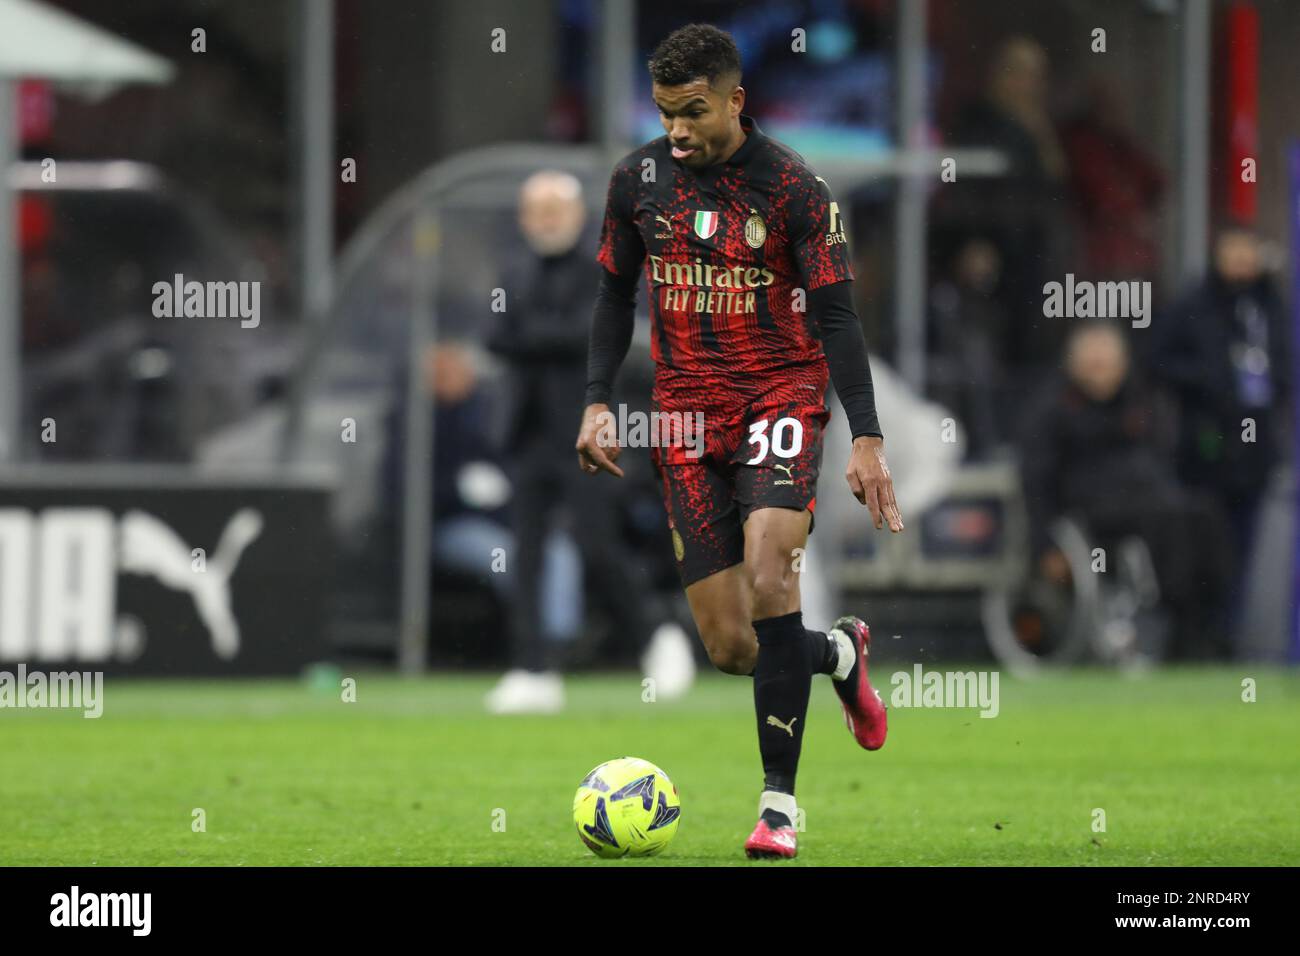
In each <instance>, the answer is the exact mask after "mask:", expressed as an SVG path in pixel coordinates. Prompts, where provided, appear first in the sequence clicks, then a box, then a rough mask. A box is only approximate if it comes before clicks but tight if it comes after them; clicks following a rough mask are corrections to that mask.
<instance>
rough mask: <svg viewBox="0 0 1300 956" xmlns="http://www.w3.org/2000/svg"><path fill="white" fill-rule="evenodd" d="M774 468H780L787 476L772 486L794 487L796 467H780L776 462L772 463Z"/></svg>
mask: <svg viewBox="0 0 1300 956" xmlns="http://www.w3.org/2000/svg"><path fill="white" fill-rule="evenodd" d="M772 467H773V468H780V469H781V470H782V471H784V472H785V475H786V477H785V479H783V480H781V481H774V482H772V484H774V485H793V484H794V465H778V464H777V463H776V462H773V463H772Z"/></svg>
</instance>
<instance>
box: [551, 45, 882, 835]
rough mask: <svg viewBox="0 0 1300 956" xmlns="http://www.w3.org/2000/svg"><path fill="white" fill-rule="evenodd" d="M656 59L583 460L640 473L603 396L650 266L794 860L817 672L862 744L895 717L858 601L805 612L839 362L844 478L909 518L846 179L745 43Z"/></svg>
mask: <svg viewBox="0 0 1300 956" xmlns="http://www.w3.org/2000/svg"><path fill="white" fill-rule="evenodd" d="M649 68H650V75H651V79H652V94H653V96H654V100H655V103H656V104H657V106H658V107H659V111H660V116H661V119H662V121H663V125H664V129H665V131H666V132H667V135H666V136H662V137H660V138H658V139H655V140H653V141H651V142H649V143H647V144H646V145H644V146H642V147H641V148H639V149H637V150H634V151H633V152H631V153H629V154H628V155H627V156H626V157H624V158H623V159H622V160H621V161H620V162H619V163H618V165H617V166H616V167H615V169H614V173H613V175H612V177H611V179H610V184H609V193H608V198H607V203H606V209H605V218H604V223H603V227H602V233H601V244H600V251H599V254H598V259H599V261H600V263H601V264H602V265H603V266H604V267H605V268H604V272H603V275H602V277H601V287H600V290H599V292H598V294H597V299H596V306H595V310H594V315H593V318H592V330H591V337H590V343H589V355H588V376H587V377H588V385H587V395H586V408H585V410H584V412H583V417H582V425H581V428H580V432H579V435H578V441H577V446H576V447H577V451H578V463H579V466H580V467H581V468H582V469H583V470H584V471H586V472H587V473H589V474H596V473H597V472H599V471H602V470H603V471H607V472H609V473H611V474H613V475H616V476H619V477H621V476H622V474H623V472H622V469H621V468H619V466H618V464H617V461H618V457H619V454H620V452H621V447H620V446H619V444H618V442H617V440H616V439H615V438H612V437H611V436H610V434H609V432H610V427H609V422H610V412H609V407H608V401H609V395H610V391H611V388H612V383H613V380H614V377H615V374H616V372H617V370H618V367H619V365H620V364H621V363H622V360H623V358H624V356H625V355H626V354H627V349H628V346H629V344H630V341H631V337H632V327H633V313H634V308H635V297H636V287H637V279H638V273H639V272H640V271H644V272H645V276H646V282H647V286H648V289H649V295H650V313H651V320H652V329H651V353H652V356H653V358H654V360H655V385H654V405H655V410H656V411H660V412H670V413H671V412H677V413H681V414H682V416H683V420H684V421H686V422H690V421H694V420H696V419H695V418H694V416H695V415H696V414H702V415H703V421H704V424H705V428H704V436H703V443H702V444H703V447H702V449H701V448H700V447H699V443H698V442H697V441H694V440H692V441H687V440H682V441H679V442H677V443H676V444H669V445H667V446H663V445H659V446H656V447H653V448H652V449H651V459H652V461H653V462H654V465H655V468H656V474H657V476H658V477H659V478H660V480H661V481H662V483H663V494H664V503H665V506H666V508H667V511H668V524H669V527H670V528H671V529H672V542H673V551H674V554H675V556H676V558H677V567H678V570H679V572H680V574H681V579H682V584H683V586H684V587H685V589H686V597H687V601H688V602H689V604H690V607H691V613H692V615H693V616H694V618H695V624H696V627H697V628H698V630H699V633H700V637H701V639H702V640H703V642H704V645H705V647H706V649H707V650H708V653H709V658H710V660H711V661H712V662H713V664H714V666H715V667H717V668H718V669H720V670H722V671H724V672H726V673H728V674H738V675H746V676H752V677H753V679H754V708H755V714H756V716H757V725H758V741H759V751H760V753H761V756H762V760H763V773H764V788H763V791H762V794H761V796H760V797H759V804H758V810H759V820H758V823H757V825H756V826H755V828H754V832H753V833H752V834H751V835H750V837H749V839H748V840H747V841H746V843H745V852H746V853H747V854H748V855H749V856H750V857H793V856H794V855H795V852H796V837H795V820H796V813H797V807H796V804H795V797H794V792H795V789H794V786H795V772H796V770H797V768H798V763H799V751H800V748H801V746H802V742H803V731H804V720H805V716H806V713H807V709H808V696H809V693H810V690H811V685H812V676H813V674H829V675H830V676H831V677H832V679H833V681H834V687H835V691H836V693H837V694H838V695H839V697H840V701H841V704H842V706H843V710H844V717H845V722H846V723H847V724H848V727H849V730H850V731H851V732H852V733H853V736H854V738H855V739H856V740H857V742H858V744H859V745H861V746H862V747H864V748H866V749H867V750H876V749H878V748H879V747H880V746H881V745H882V744H883V743H884V742H885V731H886V715H885V707H884V703H883V702H882V701H881V699H880V696H879V694H877V693H876V691H875V690H874V689H873V688H872V687H871V684H870V682H869V681H868V679H867V651H868V646H869V643H870V640H871V638H870V633H869V632H868V630H867V627H866V625H865V624H864V623H863V622H862V621H861V620H859V619H858V618H856V617H852V616H846V617H842V618H840V619H839V620H837V621H836V622H835V625H834V626H833V627H832V629H831V631H830V633H829V634H824V633H821V632H818V631H810V630H805V628H804V626H803V619H802V614H801V611H800V606H799V577H798V574H799V569H800V568H801V565H802V561H801V559H802V555H803V549H804V547H805V545H806V543H807V538H808V534H809V533H810V532H811V531H812V528H813V512H814V508H815V506H816V502H817V499H816V491H817V489H816V486H817V474H818V470H819V468H820V464H821V457H822V446H821V440H822V429H823V428H824V427H825V424H826V422H827V421H828V420H829V418H830V413H829V411H828V410H827V408H826V405H825V403H824V399H825V394H826V385H827V378H828V376H829V378H830V380H831V381H832V382H833V383H834V385H835V390H836V393H837V394H838V395H839V398H840V401H841V403H842V404H843V406H844V409H845V413H846V415H847V417H848V420H849V423H850V425H851V428H852V432H853V451H852V455H851V458H850V461H849V466H848V469H847V472H846V474H845V477H846V478H847V480H848V483H849V487H850V488H851V489H852V491H853V494H854V495H855V496H856V497H857V499H858V500H859V501H860V502H862V504H864V505H865V506H866V507H867V508H869V509H870V511H871V516H872V519H873V521H874V523H875V526H876V527H877V528H881V527H882V526H883V525H885V524H887V525H888V526H889V529H890V530H891V531H893V532H899V531H902V530H903V519H902V516H901V515H900V514H899V511H898V505H897V502H896V501H895V500H894V489H893V481H892V479H891V478H890V474H889V468H888V466H887V465H886V463H885V454H884V447H883V445H884V439H883V436H882V433H881V430H880V426H879V424H878V423H877V420H876V411H875V398H874V395H873V392H872V386H871V372H870V368H869V366H868V364H867V353H866V343H865V342H864V340H863V336H862V329H861V326H860V325H859V324H858V320H857V316H856V315H855V314H854V312H853V308H852V301H851V297H850V283H851V282H852V280H853V270H852V268H851V266H850V263H849V255H848V245H847V241H846V236H845V233H844V223H843V221H842V219H841V217H840V212H839V207H838V205H837V204H836V203H835V202H834V201H832V199H831V194H830V190H829V188H828V187H827V185H826V183H825V182H824V181H823V180H822V179H820V178H819V177H817V176H815V175H814V174H813V172H812V170H810V169H809V168H808V166H807V164H806V163H805V162H804V161H803V159H802V157H800V156H799V154H798V153H796V152H794V151H793V150H792V149H790V148H789V147H788V146H785V145H782V144H781V143H778V142H777V141H775V140H772V139H770V138H768V137H767V136H765V135H764V134H763V133H762V131H761V130H760V129H759V128H758V126H757V125H756V124H755V123H754V120H753V118H752V117H750V116H748V115H746V114H744V113H742V112H741V110H742V109H743V107H744V104H745V90H744V88H743V87H741V86H740V80H741V63H740V54H739V52H738V51H737V49H736V45H735V42H734V41H733V40H732V38H731V37H730V36H729V35H728V34H727V33H725V32H723V31H722V30H719V29H717V28H716V27H713V26H708V25H702V24H692V25H690V26H685V27H682V28H681V29H679V30H676V31H674V32H673V33H672V34H670V35H669V36H668V38H667V39H665V40H664V41H663V42H662V43H661V44H660V45H659V47H658V48H657V49H656V50H655V52H654V54H653V55H652V57H651V59H650V62H649ZM685 437H686V436H683V438H685ZM701 452H702V453H701Z"/></svg>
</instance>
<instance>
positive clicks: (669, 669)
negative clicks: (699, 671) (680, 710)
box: [641, 621, 695, 700]
mask: <svg viewBox="0 0 1300 956" xmlns="http://www.w3.org/2000/svg"><path fill="white" fill-rule="evenodd" d="M641 670H642V672H644V674H645V676H646V677H649V678H651V679H652V680H653V681H654V682H655V696H656V698H663V699H664V700H673V699H674V698H677V697H681V696H682V695H683V694H685V693H686V692H687V691H688V690H690V689H691V684H693V683H695V655H694V653H692V650H691V639H690V638H689V637H687V636H686V632H685V631H683V630H682V629H681V626H680V625H678V624H677V623H676V622H673V621H669V622H668V623H666V624H661V625H659V627H658V629H657V630H656V631H655V632H654V634H653V635H652V636H651V638H650V646H649V647H647V648H646V652H645V654H644V656H642V658H641Z"/></svg>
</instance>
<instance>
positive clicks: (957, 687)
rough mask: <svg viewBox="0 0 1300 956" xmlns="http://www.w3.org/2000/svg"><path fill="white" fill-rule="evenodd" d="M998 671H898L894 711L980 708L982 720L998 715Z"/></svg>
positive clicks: (914, 668) (917, 666)
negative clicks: (897, 709)
mask: <svg viewBox="0 0 1300 956" xmlns="http://www.w3.org/2000/svg"><path fill="white" fill-rule="evenodd" d="M998 677H999V675H998V672H997V671H925V670H922V668H921V665H920V664H914V665H913V666H912V670H911V672H910V673H909V672H908V671H895V672H894V675H893V676H892V677H890V678H889V683H890V684H891V685H892V686H893V688H894V690H893V692H892V693H891V694H890V695H889V706H891V707H957V708H962V707H978V708H980V716H981V717H996V716H997V715H998V710H999V707H1000V705H999V703H998Z"/></svg>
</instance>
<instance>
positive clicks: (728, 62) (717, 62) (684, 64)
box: [646, 23, 741, 87]
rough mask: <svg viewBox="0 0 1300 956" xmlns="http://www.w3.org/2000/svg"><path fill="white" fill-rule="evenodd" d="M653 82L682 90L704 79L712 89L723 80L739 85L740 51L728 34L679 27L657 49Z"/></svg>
mask: <svg viewBox="0 0 1300 956" xmlns="http://www.w3.org/2000/svg"><path fill="white" fill-rule="evenodd" d="M646 65H647V66H649V67H650V78H651V79H652V80H654V82H656V83H658V84H659V85H660V86H681V85H682V84H683V83H689V82H691V81H692V80H696V79H699V78H700V77H704V78H705V79H707V80H708V81H709V86H710V87H713V86H714V83H715V82H716V81H717V80H718V79H719V78H720V77H726V78H728V79H731V78H732V77H734V82H735V83H737V84H739V83H740V75H741V73H740V51H739V50H738V49H736V41H735V40H733V39H732V38H731V34H730V33H727V32H726V31H725V30H719V29H718V28H717V27H715V26H711V25H710V24H707V23H691V24H688V25H687V26H684V27H678V28H677V29H676V30H674V31H673V32H672V33H670V34H668V36H667V37H666V38H664V40H663V42H661V43H660V44H659V46H657V47H655V51H654V53H653V54H652V55H651V57H650V60H649V62H648V63H647V64H646Z"/></svg>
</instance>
